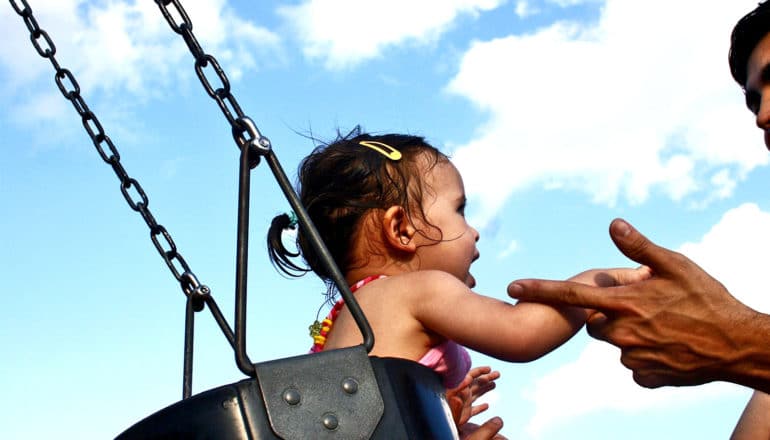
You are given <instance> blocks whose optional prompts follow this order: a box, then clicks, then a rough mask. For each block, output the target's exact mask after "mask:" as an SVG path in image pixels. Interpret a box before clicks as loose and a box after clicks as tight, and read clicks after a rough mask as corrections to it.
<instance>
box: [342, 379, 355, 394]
mask: <svg viewBox="0 0 770 440" xmlns="http://www.w3.org/2000/svg"><path fill="white" fill-rule="evenodd" d="M342 389H343V390H344V391H345V392H346V393H348V394H355V393H356V392H358V382H356V380H355V379H353V378H352V377H348V378H347V379H345V380H343V381H342Z"/></svg>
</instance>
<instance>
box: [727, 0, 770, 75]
mask: <svg viewBox="0 0 770 440" xmlns="http://www.w3.org/2000/svg"><path fill="white" fill-rule="evenodd" d="M768 33H770V1H769V0H765V1H763V2H761V3H759V6H757V7H756V9H754V10H753V11H751V12H749V13H748V14H746V16H744V17H743V18H741V19H740V20H739V21H738V23H737V24H736V25H735V28H733V34H732V37H731V38H730V55H729V60H730V73H732V75H733V78H734V79H735V81H737V82H738V84H740V85H741V87H744V88H745V87H746V80H747V78H746V76H747V68H746V65H747V64H748V62H749V57H750V56H751V52H753V51H754V48H755V47H757V44H759V42H760V41H761V40H762V39H763V38H764V37H765V35H767V34H768Z"/></svg>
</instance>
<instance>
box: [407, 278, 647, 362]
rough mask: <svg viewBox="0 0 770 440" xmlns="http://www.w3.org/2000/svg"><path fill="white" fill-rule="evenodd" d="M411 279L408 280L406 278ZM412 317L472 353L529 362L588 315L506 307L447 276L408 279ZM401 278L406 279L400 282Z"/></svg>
mask: <svg viewBox="0 0 770 440" xmlns="http://www.w3.org/2000/svg"><path fill="white" fill-rule="evenodd" d="M409 275H412V276H409ZM648 276H649V269H647V268H645V267H642V268H638V269H609V270H595V271H589V272H584V273H582V274H580V275H577V276H576V277H573V281H576V282H579V283H585V284H594V285H604V286H608V285H619V284H625V283H629V282H632V281H635V280H642V279H645V277H648ZM407 277H408V278H409V279H410V281H412V282H414V283H415V285H413V286H411V289H408V290H409V291H411V292H412V295H414V296H412V297H411V298H407V299H406V300H407V301H408V302H410V303H412V306H413V310H412V313H413V316H414V317H415V318H417V320H418V321H420V322H421V323H422V325H423V326H424V327H425V328H427V329H429V330H430V331H432V332H435V333H438V334H439V335H441V336H443V337H445V338H447V339H451V340H454V341H456V342H458V343H460V344H462V345H464V346H466V347H469V348H471V349H473V350H476V351H479V352H482V353H486V354H488V355H490V356H494V357H496V358H498V359H503V360H507V361H512V362H529V361H532V360H535V359H537V358H539V357H541V356H543V355H545V354H546V353H548V352H550V351H552V350H553V349H555V348H556V347H558V346H559V345H561V344H563V343H564V342H566V341H567V340H568V339H569V338H571V337H572V336H573V335H574V334H575V333H576V332H577V331H578V330H579V329H580V328H581V327H582V326H583V324H584V323H585V321H586V318H587V317H588V315H589V313H591V311H590V310H586V309H582V308H576V307H564V306H555V305H549V304H541V303H533V302H523V301H522V302H519V303H517V304H510V303H507V302H504V301H500V300H498V299H495V298H491V297H487V296H483V295H479V294H476V293H474V292H472V291H471V290H470V289H469V288H467V286H465V285H464V284H462V282H460V281H459V280H457V279H456V278H454V277H452V276H451V275H448V274H446V273H442V272H438V271H424V272H416V273H414V274H408V275H407ZM405 278H406V277H405Z"/></svg>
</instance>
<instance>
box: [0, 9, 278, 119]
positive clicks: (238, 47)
mask: <svg viewBox="0 0 770 440" xmlns="http://www.w3.org/2000/svg"><path fill="white" fill-rule="evenodd" d="M184 7H185V10H186V12H187V14H188V16H189V17H190V20H191V22H192V23H193V31H194V34H195V35H196V37H197V39H198V41H199V43H200V44H201V46H202V47H203V50H204V51H205V52H206V53H209V54H212V55H213V56H214V57H215V58H217V60H218V61H219V63H220V65H222V67H223V68H224V70H225V71H226V72H227V73H228V77H229V78H230V79H231V80H233V79H237V78H238V77H239V76H240V75H241V74H242V72H243V71H245V70H253V69H256V68H258V67H259V66H258V63H257V61H256V58H255V56H258V55H260V54H262V55H264V54H268V53H270V54H272V56H270V57H265V58H266V59H275V58H276V56H275V54H276V53H279V52H280V45H281V41H280V39H279V37H278V36H277V35H276V34H274V33H272V32H270V31H268V30H267V29H265V28H262V27H259V26H256V25H254V24H252V23H250V22H247V21H245V20H243V19H241V18H239V17H237V16H236V15H235V13H234V12H233V11H232V10H231V9H230V8H228V7H227V6H226V4H225V1H224V0H199V1H195V2H188V3H186V4H185V5H184ZM171 10H172V11H174V9H173V8H171ZM0 11H2V12H0V24H1V25H2V26H3V28H4V29H8V30H9V32H10V33H11V35H9V37H10V38H7V39H6V41H7V42H8V44H4V45H2V48H0V68H2V69H3V70H5V71H7V72H8V79H7V81H8V83H9V84H10V86H11V87H12V88H13V87H18V86H19V85H24V84H27V83H29V82H31V81H35V80H40V79H41V76H42V77H43V78H45V79H47V80H49V81H51V83H52V84H51V87H49V88H48V89H51V90H52V92H50V93H51V94H58V93H59V92H58V90H57V89H56V87H55V86H54V84H53V80H52V79H50V78H51V77H52V72H53V70H52V68H51V66H50V65H47V64H48V63H47V61H45V60H42V59H41V58H40V57H39V56H38V55H37V53H36V51H35V50H34V48H33V47H32V46H31V45H30V43H29V32H28V31H27V29H26V27H25V26H24V24H23V22H22V19H21V17H19V16H18V15H17V14H16V13H15V12H14V11H13V10H12V9H11V8H2V9H0ZM33 13H34V15H35V17H36V19H37V21H38V23H39V25H40V27H41V28H42V29H44V30H46V31H47V32H48V33H49V35H50V36H51V38H52V40H53V41H54V43H55V45H56V48H57V54H56V57H57V59H58V61H59V63H60V64H61V65H62V66H63V67H66V68H68V69H70V70H71V71H72V72H73V74H74V76H75V77H76V78H77V81H78V83H79V84H80V87H81V89H82V91H83V94H84V95H85V96H87V95H88V93H89V92H90V91H93V90H102V91H106V92H108V93H115V92H120V93H123V92H129V93H132V94H134V95H136V96H138V97H140V98H148V97H152V96H153V95H154V94H157V90H158V89H159V88H160V87H159V86H166V85H169V84H173V83H174V82H176V81H179V80H180V79H185V78H194V77H195V74H194V72H193V67H192V55H191V54H190V52H189V50H188V49H187V47H186V45H185V44H184V42H183V41H182V38H181V37H180V36H178V35H177V34H175V33H174V32H173V31H172V30H171V28H170V26H169V25H168V24H167V23H166V20H165V19H164V18H163V16H162V15H161V13H160V10H159V8H158V7H157V5H156V4H155V3H154V2H151V1H145V0H135V1H122V2H120V1H113V2H98V3H94V2H86V1H83V0H39V1H36V2H34V4H33ZM180 21H181V20H180ZM206 73H207V74H210V75H214V74H213V73H212V72H209V70H207V71H206ZM209 80H210V81H211V83H212V85H213V86H214V87H218V86H219V84H220V83H219V81H218V79H217V78H216V77H215V76H214V77H213V78H209ZM195 81H196V82H197V79H196V80H195ZM48 89H47V90H48ZM87 101H88V100H87ZM28 116H29V117H30V119H36V118H38V117H45V116H46V115H32V114H30V115H28ZM49 116H50V115H49Z"/></svg>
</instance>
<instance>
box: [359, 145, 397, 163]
mask: <svg viewBox="0 0 770 440" xmlns="http://www.w3.org/2000/svg"><path fill="white" fill-rule="evenodd" d="M358 145H362V146H364V147H368V148H371V149H372V150H374V151H376V152H378V153H381V154H382V155H383V156H385V157H387V158H388V159H390V160H400V159H401V152H400V151H398V150H396V149H395V148H393V147H391V146H390V145H388V144H385V143H382V142H377V141H360V142H359V143H358Z"/></svg>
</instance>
